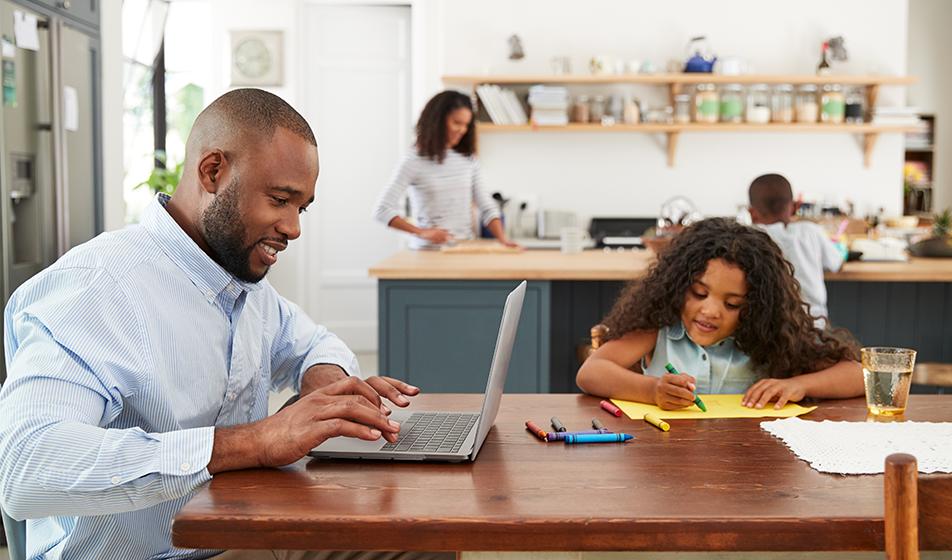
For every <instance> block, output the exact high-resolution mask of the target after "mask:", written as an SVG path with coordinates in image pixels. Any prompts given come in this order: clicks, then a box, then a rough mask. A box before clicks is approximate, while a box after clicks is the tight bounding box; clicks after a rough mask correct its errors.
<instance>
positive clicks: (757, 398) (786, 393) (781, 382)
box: [740, 377, 807, 408]
mask: <svg viewBox="0 0 952 560" xmlns="http://www.w3.org/2000/svg"><path fill="white" fill-rule="evenodd" d="M805 396H807V391H806V389H805V388H804V387H803V384H802V383H800V382H799V381H798V380H797V378H796V377H791V378H789V379H761V380H760V381H758V382H757V383H754V384H753V385H751V386H750V388H749V389H747V392H746V393H744V396H743V398H741V400H740V402H741V404H742V405H744V406H746V407H749V408H763V407H764V406H765V405H766V404H767V403H769V402H770V401H772V400H776V401H777V404H775V405H774V408H783V407H784V405H786V404H787V402H797V401H800V400H802V399H803V397H805Z"/></svg>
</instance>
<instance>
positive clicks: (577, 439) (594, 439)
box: [562, 434, 635, 443]
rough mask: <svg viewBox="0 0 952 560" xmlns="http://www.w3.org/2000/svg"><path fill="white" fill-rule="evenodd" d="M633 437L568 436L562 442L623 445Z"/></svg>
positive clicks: (602, 435)
mask: <svg viewBox="0 0 952 560" xmlns="http://www.w3.org/2000/svg"><path fill="white" fill-rule="evenodd" d="M634 438H635V436H632V435H629V434H579V435H573V434H569V435H567V436H565V439H564V440H562V441H564V442H565V443H624V442H626V441H628V440H630V439H634Z"/></svg>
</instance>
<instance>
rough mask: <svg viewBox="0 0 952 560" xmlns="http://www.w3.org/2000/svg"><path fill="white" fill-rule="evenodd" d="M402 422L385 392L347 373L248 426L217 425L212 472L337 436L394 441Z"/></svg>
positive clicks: (267, 460) (294, 452)
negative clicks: (392, 414) (385, 405)
mask: <svg viewBox="0 0 952 560" xmlns="http://www.w3.org/2000/svg"><path fill="white" fill-rule="evenodd" d="M399 432H400V425H399V424H397V423H396V422H393V421H391V420H389V419H387V415H386V414H385V413H384V412H383V411H382V409H381V403H380V396H379V395H378V394H377V393H376V391H375V390H374V389H373V388H371V386H370V385H368V384H367V383H366V382H364V381H363V380H361V379H358V378H356V377H348V378H346V379H342V380H340V381H338V382H336V383H332V384H330V385H327V386H325V387H323V388H321V389H318V390H315V391H312V392H311V393H309V394H307V395H305V396H303V397H301V398H300V399H298V400H297V402H295V403H294V404H291V405H289V406H287V407H285V408H284V409H282V410H281V411H280V412H278V413H277V414H275V415H274V416H270V417H268V418H265V419H264V420H261V421H260V422H255V423H253V424H246V425H243V426H235V427H230V428H216V429H215V443H214V445H213V447H212V457H211V460H210V461H209V464H208V472H209V473H212V474H215V473H217V472H221V471H227V470H235V469H243V468H251V467H280V466H283V465H287V464H289V463H293V462H294V461H297V460H298V459H300V458H302V457H304V456H305V455H307V453H308V452H309V451H310V450H311V449H313V448H315V447H317V446H318V445H320V444H321V443H323V442H324V441H326V440H327V439H329V438H332V437H336V436H347V437H354V438H360V439H364V440H368V441H374V440H377V439H380V437H381V436H383V437H384V438H386V439H387V441H390V442H393V441H396V439H397V434H398V433H399Z"/></svg>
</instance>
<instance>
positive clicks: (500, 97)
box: [476, 84, 529, 125]
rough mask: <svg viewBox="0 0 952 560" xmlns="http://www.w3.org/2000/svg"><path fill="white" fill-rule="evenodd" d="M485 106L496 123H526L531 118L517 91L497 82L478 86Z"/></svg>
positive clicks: (478, 93) (478, 92)
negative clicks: (502, 86) (517, 95)
mask: <svg viewBox="0 0 952 560" xmlns="http://www.w3.org/2000/svg"><path fill="white" fill-rule="evenodd" d="M476 94H477V95H478V96H479V99H480V101H481V102H482V104H483V107H485V108H486V112H487V113H488V114H489V118H490V119H491V120H492V122H493V123H495V124H517V125H518V124H526V123H527V122H528V121H529V119H528V118H527V117H526V111H525V109H524V108H523V107H522V103H521V102H520V101H519V98H518V97H516V93H515V92H514V91H512V90H510V89H504V88H501V87H499V86H498V85H495V84H484V85H481V86H479V87H477V88H476Z"/></svg>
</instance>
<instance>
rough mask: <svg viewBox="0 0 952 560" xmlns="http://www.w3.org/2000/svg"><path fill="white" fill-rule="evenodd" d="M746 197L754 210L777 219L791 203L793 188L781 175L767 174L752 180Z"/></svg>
mask: <svg viewBox="0 0 952 560" xmlns="http://www.w3.org/2000/svg"><path fill="white" fill-rule="evenodd" d="M747 197H748V200H749V201H750V206H751V207H752V208H753V209H754V210H757V211H758V212H760V213H761V214H763V215H764V216H771V217H779V216H781V215H782V214H784V212H785V211H786V209H787V205H788V204H790V203H791V202H793V188H792V187H791V186H790V181H788V180H787V178H786V177H784V176H783V175H779V174H777V173H768V174H767V175H761V176H760V177H757V178H756V179H754V181H753V182H752V183H751V184H750V189H749V190H748V191H747Z"/></svg>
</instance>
